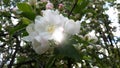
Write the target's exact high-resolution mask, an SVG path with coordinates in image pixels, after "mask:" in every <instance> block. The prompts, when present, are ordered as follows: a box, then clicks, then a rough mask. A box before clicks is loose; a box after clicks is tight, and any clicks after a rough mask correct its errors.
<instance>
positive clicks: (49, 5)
mask: <svg viewBox="0 0 120 68" xmlns="http://www.w3.org/2000/svg"><path fill="white" fill-rule="evenodd" d="M46 9H53V4H52V3H50V2H49V1H48V3H47V4H46Z"/></svg>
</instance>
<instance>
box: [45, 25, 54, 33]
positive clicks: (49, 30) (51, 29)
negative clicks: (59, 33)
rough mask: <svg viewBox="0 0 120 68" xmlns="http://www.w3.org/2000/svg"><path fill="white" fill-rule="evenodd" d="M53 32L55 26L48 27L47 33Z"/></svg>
mask: <svg viewBox="0 0 120 68" xmlns="http://www.w3.org/2000/svg"><path fill="white" fill-rule="evenodd" d="M54 30H55V26H54V25H48V28H47V31H48V32H49V33H53V32H54Z"/></svg>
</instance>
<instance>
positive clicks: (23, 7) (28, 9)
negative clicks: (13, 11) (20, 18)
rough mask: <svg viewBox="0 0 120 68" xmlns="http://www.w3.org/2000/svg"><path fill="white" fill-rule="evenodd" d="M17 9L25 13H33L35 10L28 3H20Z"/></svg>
mask: <svg viewBox="0 0 120 68" xmlns="http://www.w3.org/2000/svg"><path fill="white" fill-rule="evenodd" d="M17 7H18V8H19V9H20V10H21V11H23V12H33V9H32V7H31V6H30V5H28V4H27V3H18V4H17Z"/></svg>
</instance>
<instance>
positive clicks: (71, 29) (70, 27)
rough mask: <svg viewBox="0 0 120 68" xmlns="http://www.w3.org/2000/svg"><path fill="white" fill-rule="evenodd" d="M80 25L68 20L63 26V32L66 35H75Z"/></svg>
mask: <svg viewBox="0 0 120 68" xmlns="http://www.w3.org/2000/svg"><path fill="white" fill-rule="evenodd" d="M79 30H80V23H79V22H78V21H77V22H74V20H68V21H67V22H66V24H65V32H66V33H68V34H72V35H73V34H76V33H79Z"/></svg>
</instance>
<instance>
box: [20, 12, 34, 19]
mask: <svg viewBox="0 0 120 68" xmlns="http://www.w3.org/2000/svg"><path fill="white" fill-rule="evenodd" d="M21 15H22V16H24V17H26V18H28V19H30V20H34V19H35V16H36V15H35V13H33V12H22V14H21Z"/></svg>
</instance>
